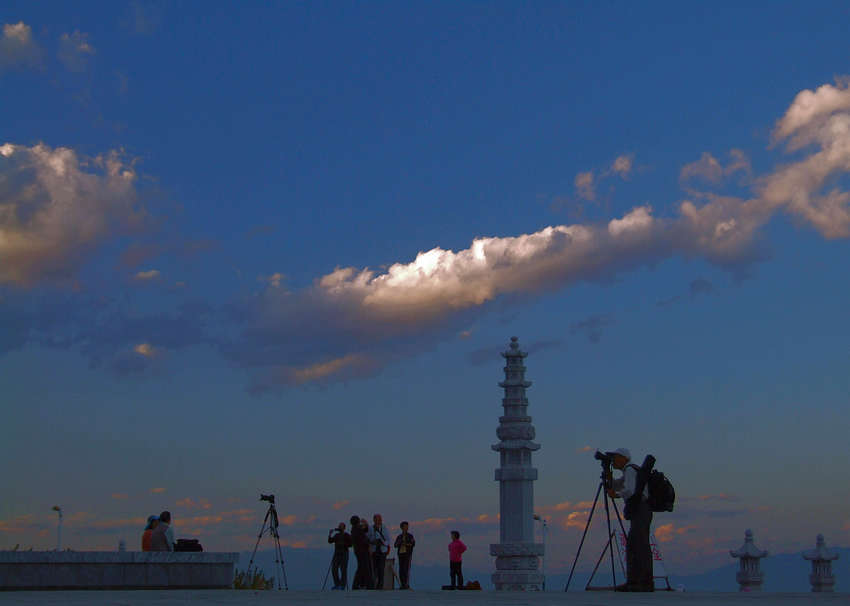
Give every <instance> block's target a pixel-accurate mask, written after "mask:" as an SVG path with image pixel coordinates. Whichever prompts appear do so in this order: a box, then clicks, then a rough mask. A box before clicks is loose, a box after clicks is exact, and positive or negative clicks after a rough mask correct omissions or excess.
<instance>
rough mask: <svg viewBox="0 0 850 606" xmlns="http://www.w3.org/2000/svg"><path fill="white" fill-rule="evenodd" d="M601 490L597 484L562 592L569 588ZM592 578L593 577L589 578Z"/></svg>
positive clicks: (600, 485) (600, 484)
mask: <svg viewBox="0 0 850 606" xmlns="http://www.w3.org/2000/svg"><path fill="white" fill-rule="evenodd" d="M601 490H602V482H600V483H599V488H597V489H596V496H595V497H594V498H593V507H591V508H590V515H588V516H587V524H585V525H584V533H582V535H581V543H579V544H578V551H576V557H575V559H574V560H573V566H572V568H570V576H569V578H568V579H567V584H566V585H565V586H564V591H567V590H568V589H569V588H570V581H572V580H573V572H575V569H576V563H578V557H579V555H580V554H581V548H582V545H584V539H585V537H586V536H587V529H588V528H590V521H591V520H592V519H593V512H594V510H595V509H596V503H597V501H599V492H600V491H601ZM590 578H593V577H590Z"/></svg>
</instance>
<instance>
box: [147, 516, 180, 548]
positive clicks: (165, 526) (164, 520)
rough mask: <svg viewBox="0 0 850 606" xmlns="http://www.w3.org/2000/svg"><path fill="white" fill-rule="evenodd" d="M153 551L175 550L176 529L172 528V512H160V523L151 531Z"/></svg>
mask: <svg viewBox="0 0 850 606" xmlns="http://www.w3.org/2000/svg"><path fill="white" fill-rule="evenodd" d="M151 551H174V530H172V528H171V512H170V511H163V512H162V513H161V514H159V524H157V527H156V528H154V529H153V531H152V532H151Z"/></svg>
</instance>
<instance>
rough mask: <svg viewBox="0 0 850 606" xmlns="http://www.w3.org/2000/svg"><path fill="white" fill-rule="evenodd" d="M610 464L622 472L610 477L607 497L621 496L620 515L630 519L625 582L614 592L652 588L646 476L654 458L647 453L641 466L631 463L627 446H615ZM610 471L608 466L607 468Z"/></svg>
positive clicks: (652, 589)
mask: <svg viewBox="0 0 850 606" xmlns="http://www.w3.org/2000/svg"><path fill="white" fill-rule="evenodd" d="M611 454H612V455H613V459H612V466H613V468H614V469H617V470H619V471H622V472H623V475H622V476H621V477H619V478H616V479H614V478H610V477H609V483H608V485H609V486H610V487H611V488H609V489H608V496H610V497H611V498H617V497H621V498H622V499H623V501H624V502H625V505H624V507H623V517H625V518H626V519H627V520H629V521H630V522H631V526H629V534H628V536H627V537H626V569H627V570H626V583H625V584H623V585H618V586H617V587H616V590H617V591H655V582H654V580H653V574H652V549H651V547H650V545H649V537H650V526H651V524H652V507H651V506H650V503H649V486H648V479H649V474H650V472H651V468H652V465H653V464H654V463H655V459H654V458H653V457H652V456H651V455H650V456H648V457H647V460H646V461H645V464H644V467H647V464H648V467H649V469H644V467H638V466H637V465H635V464H633V463H631V460H632V455H631V453H630V452H629V449H628V448H618V449H617V450H615V451H613V452H612V453H611ZM609 474H610V469H609Z"/></svg>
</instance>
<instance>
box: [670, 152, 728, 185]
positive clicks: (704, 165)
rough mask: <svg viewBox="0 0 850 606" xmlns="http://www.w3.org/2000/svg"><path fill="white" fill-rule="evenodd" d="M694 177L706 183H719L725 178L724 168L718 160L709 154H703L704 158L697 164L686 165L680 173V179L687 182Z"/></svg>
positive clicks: (701, 157)
mask: <svg viewBox="0 0 850 606" xmlns="http://www.w3.org/2000/svg"><path fill="white" fill-rule="evenodd" d="M694 177H701V178H702V179H705V180H706V181H710V182H712V183H717V182H719V181H720V180H721V179H722V178H723V167H722V166H720V162H718V161H717V158H715V157H714V156H712V155H711V154H710V153H708V152H702V156H700V159H699V160H697V161H696V162H691V163H690V164H685V166H683V167H682V170H681V172H679V179H680V180H681V181H687V180H689V179H693V178H694Z"/></svg>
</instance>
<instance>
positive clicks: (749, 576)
mask: <svg viewBox="0 0 850 606" xmlns="http://www.w3.org/2000/svg"><path fill="white" fill-rule="evenodd" d="M729 554H730V555H731V556H732V557H733V558H740V562H741V563H740V567H739V568H738V573H737V574H736V575H735V580H736V581H737V582H738V585H739V587H740V591H761V586H762V584H763V583H764V573H763V572H762V571H761V565H760V560H761V559H762V558H765V557H767V551H764V550H761V549H759V548H758V547H756V544H755V543H754V542H753V531H752V530H750V529H749V528H748V529H747V531H746V532H745V533H744V544H743V545H742V546H741V547H740V548H739V549H737V550H734V551H729Z"/></svg>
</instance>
